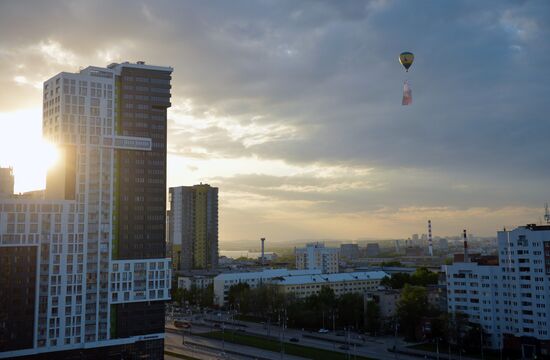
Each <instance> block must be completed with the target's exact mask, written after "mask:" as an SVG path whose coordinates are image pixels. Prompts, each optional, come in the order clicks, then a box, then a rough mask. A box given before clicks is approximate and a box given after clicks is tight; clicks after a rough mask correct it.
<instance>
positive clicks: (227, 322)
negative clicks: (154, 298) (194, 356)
mask: <svg viewBox="0 0 550 360" xmlns="http://www.w3.org/2000/svg"><path fill="white" fill-rule="evenodd" d="M187 319H188V320H191V321H192V322H193V327H192V330H191V331H192V332H193V333H200V332H208V331H212V330H221V329H220V328H215V327H214V324H215V323H218V322H223V327H224V329H225V331H227V332H228V333H229V332H231V331H234V330H236V329H240V330H241V331H242V330H245V332H246V333H249V334H258V335H264V336H265V335H267V336H272V337H274V338H276V339H280V337H281V332H282V328H281V327H279V326H276V325H270V326H267V325H265V324H259V323H254V322H244V321H232V320H231V319H230V318H229V317H228V316H227V315H224V314H220V316H218V315H210V316H208V315H206V316H205V315H200V316H197V315H194V316H188V317H187ZM212 321H214V322H212ZM168 323H169V322H167V324H168ZM219 326H221V325H219ZM284 332H285V333H284V341H285V342H286V343H288V342H290V338H297V339H299V344H301V345H304V346H310V347H315V348H319V349H325V350H331V351H338V352H341V353H345V354H348V353H349V356H350V359H353V357H354V355H357V356H365V357H370V358H374V359H380V360H395V359H401V360H413V359H414V360H418V357H414V356H407V355H403V354H397V356H396V354H394V353H392V352H389V351H388V350H387V349H388V348H389V347H392V346H393V345H394V341H395V340H394V339H393V338H382V339H380V338H376V339H375V338H370V337H364V336H363V339H364V340H361V339H360V336H359V335H357V334H353V335H350V338H349V340H348V339H347V337H345V336H335V335H332V334H318V333H310V332H307V331H302V330H298V329H288V328H286V329H285V331H284ZM303 335H313V336H316V337H320V339H318V338H308V337H304V336H303ZM228 336H229V334H228ZM195 338H196V337H193V339H195ZM202 340H203V341H210V339H204V338H202ZM342 343H349V344H350V346H349V350H344V349H340V348H339V346H340V345H342ZM225 344H226V345H227V344H228V343H227V342H226V343H225ZM404 344H405V343H403V342H402V341H400V340H398V341H397V346H398V347H401V346H403V345H404ZM232 345H234V346H237V347H242V346H239V345H235V344H232ZM260 353H265V351H264V350H261V351H260ZM285 359H290V357H287V356H285Z"/></svg>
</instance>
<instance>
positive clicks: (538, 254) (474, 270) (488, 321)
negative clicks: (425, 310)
mask: <svg viewBox="0 0 550 360" xmlns="http://www.w3.org/2000/svg"><path fill="white" fill-rule="evenodd" d="M497 241H498V255H499V263H498V265H485V264H491V262H482V261H480V260H482V259H480V260H471V259H469V258H468V257H467V258H466V259H465V262H459V263H454V264H453V265H448V266H446V280H447V292H448V294H447V301H448V312H449V313H452V314H453V313H457V312H460V313H464V314H466V315H467V316H468V318H469V320H470V321H471V322H473V323H476V324H481V326H482V327H483V329H484V332H485V333H486V334H488V336H486V338H485V339H484V341H485V345H486V346H487V347H489V348H492V349H501V348H502V349H504V350H506V351H509V352H510V353H514V352H515V353H517V354H518V356H522V358H527V359H531V358H533V357H534V355H535V354H537V355H538V356H539V357H541V356H542V357H543V358H547V357H549V356H550V311H549V309H550V225H542V226H541V225H534V224H531V225H526V226H520V227H518V228H516V229H514V230H512V231H499V232H498V238H497Z"/></svg>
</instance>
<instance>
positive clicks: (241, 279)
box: [214, 269, 388, 306]
mask: <svg viewBox="0 0 550 360" xmlns="http://www.w3.org/2000/svg"><path fill="white" fill-rule="evenodd" d="M385 276H388V274H386V273H385V272H383V271H368V272H350V273H336V274H322V273H321V271H320V270H287V269H269V270H263V271H256V272H240V273H224V274H220V275H218V276H216V277H215V278H214V303H215V304H217V305H219V306H223V305H225V304H226V303H227V296H228V293H229V289H230V288H231V286H233V285H237V284H242V283H245V284H248V286H250V287H251V288H255V287H257V286H260V285H263V284H271V285H274V286H277V287H278V288H279V290H280V291H282V292H284V293H285V294H294V295H295V296H296V297H297V298H305V297H308V296H311V295H314V294H318V293H319V291H321V289H322V288H323V287H324V286H328V287H329V288H331V289H332V290H333V291H334V293H335V295H336V296H340V295H343V294H349V293H358V294H363V293H364V292H365V291H374V290H376V289H377V287H378V286H379V285H380V281H381V280H382V279H383V278H384V277H385Z"/></svg>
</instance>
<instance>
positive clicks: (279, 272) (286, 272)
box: [214, 269, 321, 281]
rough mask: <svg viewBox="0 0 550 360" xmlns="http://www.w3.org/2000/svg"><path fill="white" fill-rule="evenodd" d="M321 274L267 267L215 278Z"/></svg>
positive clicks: (318, 271) (238, 278) (234, 278)
mask: <svg viewBox="0 0 550 360" xmlns="http://www.w3.org/2000/svg"><path fill="white" fill-rule="evenodd" d="M314 274H321V270H288V269H265V270H262V271H250V272H237V273H222V274H219V275H218V276H216V277H215V278H214V279H215V280H222V281H227V280H244V279H259V278H263V279H270V278H275V277H295V276H303V275H314Z"/></svg>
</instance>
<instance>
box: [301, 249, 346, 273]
mask: <svg viewBox="0 0 550 360" xmlns="http://www.w3.org/2000/svg"><path fill="white" fill-rule="evenodd" d="M295 255H296V269H308V270H321V272H322V273H323V274H332V273H337V272H338V270H339V267H338V265H339V260H340V259H339V258H340V256H339V255H340V249H338V248H328V247H325V244H323V243H319V242H317V243H310V244H306V246H305V247H303V248H296V249H295Z"/></svg>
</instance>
